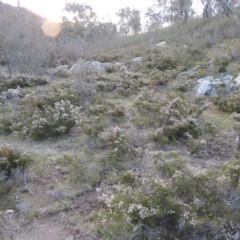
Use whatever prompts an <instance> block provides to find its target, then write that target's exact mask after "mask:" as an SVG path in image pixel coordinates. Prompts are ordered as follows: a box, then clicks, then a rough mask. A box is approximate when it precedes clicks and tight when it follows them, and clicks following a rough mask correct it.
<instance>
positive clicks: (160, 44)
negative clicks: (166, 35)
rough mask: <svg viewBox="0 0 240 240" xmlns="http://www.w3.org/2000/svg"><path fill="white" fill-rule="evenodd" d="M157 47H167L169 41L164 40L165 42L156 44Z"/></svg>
mask: <svg viewBox="0 0 240 240" xmlns="http://www.w3.org/2000/svg"><path fill="white" fill-rule="evenodd" d="M156 47H160V48H165V47H167V43H166V42H165V41H164V42H160V43H158V44H157V45H156Z"/></svg>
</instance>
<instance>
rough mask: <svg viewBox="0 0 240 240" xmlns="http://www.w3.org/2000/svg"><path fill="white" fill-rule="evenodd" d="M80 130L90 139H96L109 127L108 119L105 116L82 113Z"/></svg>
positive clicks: (79, 122) (79, 121)
mask: <svg viewBox="0 0 240 240" xmlns="http://www.w3.org/2000/svg"><path fill="white" fill-rule="evenodd" d="M78 124H79V128H80V130H81V131H82V132H83V133H84V134H86V135H87V136H89V137H92V138H96V137H97V136H98V134H99V133H100V132H102V131H104V129H105V128H106V127H107V121H106V117H104V115H103V114H99V115H98V116H94V115H91V116H89V115H87V114H85V113H82V114H81V115H80V117H79V120H78Z"/></svg>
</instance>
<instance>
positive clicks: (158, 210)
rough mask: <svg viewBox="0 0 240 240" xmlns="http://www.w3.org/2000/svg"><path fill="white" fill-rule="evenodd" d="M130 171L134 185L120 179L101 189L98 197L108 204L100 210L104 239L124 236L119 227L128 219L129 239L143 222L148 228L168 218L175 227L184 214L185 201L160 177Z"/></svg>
mask: <svg viewBox="0 0 240 240" xmlns="http://www.w3.org/2000/svg"><path fill="white" fill-rule="evenodd" d="M126 174H130V175H132V179H134V181H135V187H134V188H133V187H131V186H129V185H125V184H121V183H120V184H118V185H115V186H113V187H101V188H98V189H97V191H98V199H99V201H100V202H102V203H103V204H104V205H103V206H104V207H105V208H104V210H103V211H100V212H99V213H98V214H97V218H98V220H99V222H100V226H101V228H102V230H103V236H104V239H117V237H120V236H121V235H120V236H116V234H117V232H116V231H115V229H117V226H122V225H124V223H126V226H125V227H126V228H125V229H124V232H126V231H129V236H128V237H129V239H130V236H131V234H132V232H133V231H141V229H142V228H144V227H143V226H146V228H148V227H150V226H154V225H160V224H161V223H163V222H165V223H167V224H168V225H169V227H174V226H175V225H176V224H177V221H178V219H179V217H180V214H181V204H180V202H179V200H178V199H177V198H175V196H174V194H173V191H172V190H171V187H170V186H167V185H166V184H165V183H163V182H162V181H161V180H160V179H158V178H153V177H143V176H139V173H138V172H135V171H129V172H127V173H126ZM122 230H123V229H122ZM119 234H121V233H119Z"/></svg>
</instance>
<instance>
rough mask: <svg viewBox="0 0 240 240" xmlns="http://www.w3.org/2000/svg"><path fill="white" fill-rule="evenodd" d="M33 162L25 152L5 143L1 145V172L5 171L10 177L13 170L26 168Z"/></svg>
mask: <svg viewBox="0 0 240 240" xmlns="http://www.w3.org/2000/svg"><path fill="white" fill-rule="evenodd" d="M31 161H32V160H31V158H30V157H29V156H28V155H27V154H26V153H25V152H20V151H18V150H17V149H15V148H13V147H12V146H10V145H8V144H5V143H2V144H0V171H4V172H5V174H6V175H10V173H11V171H12V170H13V169H16V168H23V169H24V168H26V167H27V166H28V165H29V164H30V162H31Z"/></svg>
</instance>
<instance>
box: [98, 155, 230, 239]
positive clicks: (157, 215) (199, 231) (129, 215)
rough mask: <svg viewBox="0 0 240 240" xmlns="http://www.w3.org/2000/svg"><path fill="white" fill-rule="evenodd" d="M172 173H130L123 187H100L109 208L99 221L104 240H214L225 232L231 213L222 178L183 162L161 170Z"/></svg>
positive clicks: (101, 198)
mask: <svg viewBox="0 0 240 240" xmlns="http://www.w3.org/2000/svg"><path fill="white" fill-rule="evenodd" d="M170 155H171V154H170ZM166 162H167V160H166ZM166 162H165V164H166ZM171 164H172V165H173V166H171ZM168 169H169V170H170V171H169V173H170V175H165V176H166V177H167V179H166V180H164V179H160V178H158V177H154V176H152V175H148V174H143V173H141V172H140V171H138V170H130V171H126V172H124V173H122V174H121V175H120V183H119V184H118V185H113V186H104V185H102V186H101V187H100V188H97V192H98V199H99V201H100V202H101V203H102V204H103V205H102V206H103V208H101V210H99V211H98V212H97V213H96V214H95V218H96V219H97V220H98V224H99V228H100V229H101V230H100V232H101V236H102V237H103V239H118V238H119V237H121V236H123V235H124V236H126V237H125V239H131V238H132V239H135V238H134V237H136V238H137V236H138V237H139V238H140V239H142V238H141V237H142V236H144V239H157V237H158V238H159V237H160V238H163V239H174V238H176V237H177V238H178V239H191V236H193V235H194V236H195V237H196V238H197V239H201V237H203V235H204V236H205V237H206V238H207V239H213V238H214V237H215V236H216V233H217V232H219V231H221V226H220V224H219V223H220V222H221V221H224V220H225V217H227V216H229V214H230V212H231V209H230V207H229V206H228V204H227V203H225V201H224V200H223V199H222V198H221V197H220V195H219V193H218V192H217V188H216V185H215V183H216V182H215V183H214V181H216V176H217V175H216V174H215V175H214V174H210V172H209V173H208V172H197V171H196V169H190V168H189V167H188V166H187V165H186V164H184V166H183V167H181V163H180V162H178V160H177V162H175V160H171V163H168V164H167V165H166V168H164V169H163V168H161V171H162V173H163V172H164V171H165V170H167V171H168ZM171 169H174V170H171ZM169 176H171V177H169ZM119 228H120V229H121V231H119ZM117 229H118V230H117ZM172 229H174V231H172Z"/></svg>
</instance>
